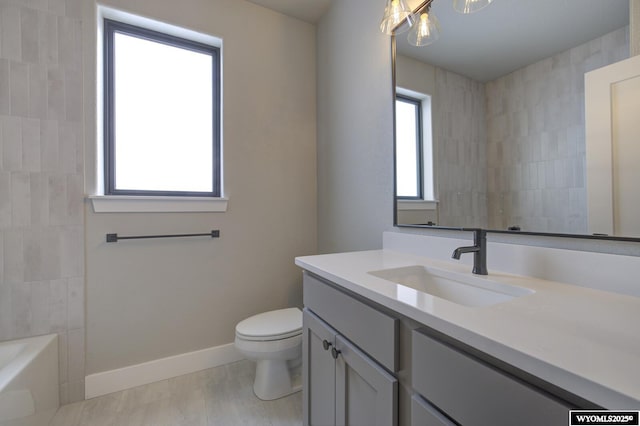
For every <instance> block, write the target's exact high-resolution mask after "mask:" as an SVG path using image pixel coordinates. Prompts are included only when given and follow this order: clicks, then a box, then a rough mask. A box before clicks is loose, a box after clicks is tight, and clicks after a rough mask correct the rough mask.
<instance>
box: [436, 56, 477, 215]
mask: <svg viewBox="0 0 640 426" xmlns="http://www.w3.org/2000/svg"><path fill="white" fill-rule="evenodd" d="M435 83H436V93H435V99H434V102H433V105H434V111H433V138H434V151H435V155H434V157H435V159H436V161H435V164H436V168H437V169H436V173H437V181H438V182H437V188H438V193H437V194H436V196H437V198H438V200H439V203H438V225H442V226H468V227H486V226H487V199H486V197H487V166H486V164H487V155H486V148H487V141H486V130H485V127H486V124H485V120H484V117H485V95H484V84H482V83H479V82H477V81H474V80H471V79H469V78H466V77H463V76H460V75H458V74H455V73H452V72H450V71H447V70H444V69H441V68H436V72H435Z"/></svg>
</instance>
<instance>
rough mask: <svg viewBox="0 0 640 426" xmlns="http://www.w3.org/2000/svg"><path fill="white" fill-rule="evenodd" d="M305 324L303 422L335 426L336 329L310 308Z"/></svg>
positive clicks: (304, 319)
mask: <svg viewBox="0 0 640 426" xmlns="http://www.w3.org/2000/svg"><path fill="white" fill-rule="evenodd" d="M302 323H303V329H302V330H303V340H302V357H303V358H302V360H303V361H302V363H303V364H302V366H303V370H302V383H303V388H302V399H303V401H302V418H303V423H304V425H305V426H331V425H334V424H335V370H336V367H335V366H336V363H335V360H334V359H333V357H332V356H331V350H330V348H332V347H333V345H334V344H335V339H336V332H335V330H333V329H332V328H331V327H329V326H328V325H327V324H325V323H324V322H323V321H322V320H321V319H320V318H318V317H317V316H315V315H314V314H313V313H312V312H311V311H309V310H308V309H306V308H305V309H304V312H303V317H302ZM325 341H326V342H327V343H324V342H325ZM328 344H330V345H331V346H328ZM325 347H327V349H325Z"/></svg>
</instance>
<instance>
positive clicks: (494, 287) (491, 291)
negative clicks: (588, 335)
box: [369, 265, 535, 307]
mask: <svg viewBox="0 0 640 426" xmlns="http://www.w3.org/2000/svg"><path fill="white" fill-rule="evenodd" d="M369 274H370V275H373V276H375V277H378V278H382V279H385V280H388V281H392V282H394V283H397V284H401V285H403V286H406V287H410V288H413V289H415V290H417V291H420V292H423V293H427V294H430V295H432V296H435V297H439V298H442V299H446V300H448V301H450V302H453V303H457V304H459V305H465V306H474V307H478V306H490V305H495V304H497V303H502V302H507V301H509V300H512V299H515V298H517V297H521V296H526V295H528V294H532V293H535V292H534V291H533V290H531V289H528V288H523V287H518V286H513V285H509V284H504V283H500V282H497V281H493V280H491V279H488V278H480V277H476V276H468V275H463V274H460V273H456V272H450V271H446V270H443V269H436V268H430V267H427V266H423V265H414V266H404V267H401V268H393V269H383V270H380V271H370V272H369Z"/></svg>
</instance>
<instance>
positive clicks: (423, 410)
mask: <svg viewBox="0 0 640 426" xmlns="http://www.w3.org/2000/svg"><path fill="white" fill-rule="evenodd" d="M411 426H455V423H453V422H452V421H451V420H449V419H448V418H447V417H446V416H444V415H443V414H442V413H440V412H439V411H438V410H437V409H436V408H435V407H434V406H433V405H431V404H429V403H428V402H427V401H425V400H424V399H422V398H421V397H420V396H419V395H413V396H412V397H411Z"/></svg>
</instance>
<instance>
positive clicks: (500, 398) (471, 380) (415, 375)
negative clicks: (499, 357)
mask: <svg viewBox="0 0 640 426" xmlns="http://www.w3.org/2000/svg"><path fill="white" fill-rule="evenodd" d="M412 333H413V335H412V350H411V351H412V353H411V360H412V383H413V388H414V389H415V390H416V391H417V392H419V393H420V394H421V395H422V396H424V397H425V398H426V399H428V400H429V401H430V402H431V403H433V404H434V405H435V406H437V407H438V408H439V409H440V410H441V411H442V412H444V413H446V414H447V416H449V417H450V418H452V419H453V420H454V421H456V422H457V423H460V424H463V425H465V426H473V425H488V424H491V425H495V426H499V425H505V426H510V425H515V424H517V425H532V426H534V425H535V426H537V425H549V426H553V425H566V423H567V416H568V410H569V407H568V406H567V405H565V404H564V403H563V402H561V401H560V400H557V399H555V398H553V397H552V396H550V395H548V394H546V393H543V392H542V391H540V390H538V389H535V388H533V387H531V386H530V385H528V384H526V383H525V382H523V381H521V380H520V379H518V378H516V377H513V376H511V375H509V374H507V373H505V372H502V371H501V370H497V369H496V368H495V367H493V366H490V365H489V364H487V363H485V362H484V361H481V360H479V359H478V358H475V357H473V356H470V355H469V354H467V353H464V352H461V351H460V350H459V349H457V348H454V347H452V346H450V345H449V344H447V343H443V342H441V341H439V340H436V339H434V338H433V337H431V336H428V335H426V334H425V333H427V334H428V333H429V331H428V330H422V329H420V331H418V330H414V331H413V332H412Z"/></svg>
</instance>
